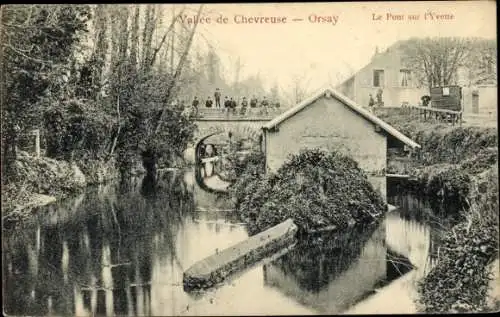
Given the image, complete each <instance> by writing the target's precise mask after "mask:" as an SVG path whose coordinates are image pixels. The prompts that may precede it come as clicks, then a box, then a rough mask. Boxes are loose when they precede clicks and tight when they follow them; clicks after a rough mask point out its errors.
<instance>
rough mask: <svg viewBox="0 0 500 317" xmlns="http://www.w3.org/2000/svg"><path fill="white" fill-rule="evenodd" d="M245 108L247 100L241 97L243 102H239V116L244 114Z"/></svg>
mask: <svg viewBox="0 0 500 317" xmlns="http://www.w3.org/2000/svg"><path fill="white" fill-rule="evenodd" d="M247 107H248V101H247V98H246V97H243V100H242V101H241V110H240V114H245V112H246V111H247Z"/></svg>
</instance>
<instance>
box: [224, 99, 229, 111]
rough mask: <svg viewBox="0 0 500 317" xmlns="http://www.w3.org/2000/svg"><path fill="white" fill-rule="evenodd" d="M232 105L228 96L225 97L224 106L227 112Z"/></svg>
mask: <svg viewBox="0 0 500 317" xmlns="http://www.w3.org/2000/svg"><path fill="white" fill-rule="evenodd" d="M230 107H231V102H230V101H229V99H228V97H227V96H226V98H224V108H225V109H226V111H227V112H229V108H230Z"/></svg>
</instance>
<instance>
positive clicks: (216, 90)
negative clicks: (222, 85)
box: [214, 88, 220, 108]
mask: <svg viewBox="0 0 500 317" xmlns="http://www.w3.org/2000/svg"><path fill="white" fill-rule="evenodd" d="M214 98H215V107H217V108H220V91H219V88H216V89H215V93H214Z"/></svg>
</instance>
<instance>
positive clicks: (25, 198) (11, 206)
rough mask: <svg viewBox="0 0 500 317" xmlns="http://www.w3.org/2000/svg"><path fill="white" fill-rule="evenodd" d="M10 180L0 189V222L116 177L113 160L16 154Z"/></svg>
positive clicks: (21, 217) (24, 215) (28, 212)
mask: <svg viewBox="0 0 500 317" xmlns="http://www.w3.org/2000/svg"><path fill="white" fill-rule="evenodd" d="M13 168H14V171H12V175H13V179H12V181H11V182H10V183H8V184H6V185H3V186H2V220H4V221H9V222H13V221H17V220H20V219H23V218H26V217H28V216H29V215H30V214H31V213H32V211H33V210H34V209H35V208H37V207H41V206H44V205H47V204H51V203H54V202H55V201H57V200H61V199H64V198H66V197H68V196H71V195H73V194H76V193H78V192H81V191H83V190H84V188H86V187H87V186H89V185H96V184H102V183H105V182H108V181H110V180H113V179H116V178H118V177H119V171H118V169H117V168H116V163H115V161H114V160H110V161H107V162H106V161H103V160H86V161H81V162H71V163H70V162H66V161H58V160H54V159H51V158H48V157H35V156H33V155H30V154H29V153H27V152H23V151H20V152H19V153H18V157H17V158H16V161H15V163H14V166H13Z"/></svg>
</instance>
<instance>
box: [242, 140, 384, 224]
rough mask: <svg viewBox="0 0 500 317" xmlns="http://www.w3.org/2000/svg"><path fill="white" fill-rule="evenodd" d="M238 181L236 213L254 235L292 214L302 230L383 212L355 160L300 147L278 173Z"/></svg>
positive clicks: (365, 218)
mask: <svg viewBox="0 0 500 317" xmlns="http://www.w3.org/2000/svg"><path fill="white" fill-rule="evenodd" d="M249 174H250V175H248V176H247V177H246V178H243V180H242V181H241V182H240V183H237V184H236V188H237V191H238V193H237V196H236V200H237V212H238V213H239V215H240V216H241V217H242V218H243V220H244V221H246V222H247V223H248V224H249V231H250V233H252V234H253V233H256V232H260V231H263V230H265V229H267V228H269V227H272V226H274V225H276V224H278V223H280V222H282V221H284V220H285V219H287V218H293V219H294V221H295V223H296V224H297V225H298V226H299V229H300V230H301V231H311V230H317V229H320V228H324V227H327V226H334V227H335V228H338V229H341V228H346V227H348V226H351V225H353V224H355V223H371V222H374V221H375V220H377V219H378V218H379V217H380V216H381V215H382V213H383V212H384V211H385V209H386V206H385V204H384V202H383V200H382V198H381V197H380V196H379V195H378V194H377V193H376V191H375V190H374V189H373V187H372V185H371V184H370V182H369V181H368V179H367V178H366V176H365V175H364V173H363V172H362V170H361V169H360V168H359V167H358V165H357V163H356V162H355V161H353V160H352V159H351V158H349V157H346V156H344V155H343V154H340V153H337V152H331V153H326V152H323V151H320V150H307V151H302V152H301V153H300V154H298V155H294V156H292V157H291V158H290V159H289V160H288V161H287V162H285V164H284V165H283V166H282V167H281V168H280V169H279V170H278V171H277V173H276V174H268V175H266V176H262V175H261V174H259V173H254V174H253V176H252V174H251V173H249Z"/></svg>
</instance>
